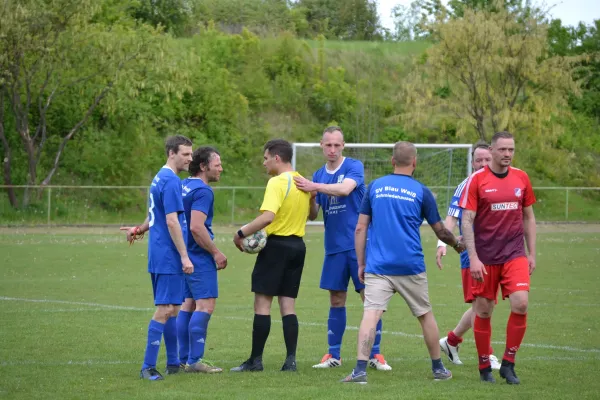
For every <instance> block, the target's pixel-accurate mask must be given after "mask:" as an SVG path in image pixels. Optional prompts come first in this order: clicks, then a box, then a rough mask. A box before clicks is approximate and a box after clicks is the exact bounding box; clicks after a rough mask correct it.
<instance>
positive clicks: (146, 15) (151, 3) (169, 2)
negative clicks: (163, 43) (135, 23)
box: [131, 0, 192, 35]
mask: <svg viewBox="0 0 600 400" xmlns="http://www.w3.org/2000/svg"><path fill="white" fill-rule="evenodd" d="M190 3H191V2H190V1H189V0H139V2H138V4H137V5H135V6H132V7H131V9H132V10H131V13H132V15H133V16H134V17H135V18H138V19H141V20H143V21H144V22H147V23H149V24H151V25H152V26H155V27H158V26H162V27H163V28H165V29H166V30H167V31H170V32H173V33H175V34H177V35H180V34H182V33H183V31H184V29H185V28H186V24H187V22H188V19H189V17H190V14H191V12H192V4H190Z"/></svg>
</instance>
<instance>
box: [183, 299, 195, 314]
mask: <svg viewBox="0 0 600 400" xmlns="http://www.w3.org/2000/svg"><path fill="white" fill-rule="evenodd" d="M195 308H196V302H195V301H194V299H191V298H187V299H185V301H184V302H183V304H182V305H181V311H185V312H194V309H195Z"/></svg>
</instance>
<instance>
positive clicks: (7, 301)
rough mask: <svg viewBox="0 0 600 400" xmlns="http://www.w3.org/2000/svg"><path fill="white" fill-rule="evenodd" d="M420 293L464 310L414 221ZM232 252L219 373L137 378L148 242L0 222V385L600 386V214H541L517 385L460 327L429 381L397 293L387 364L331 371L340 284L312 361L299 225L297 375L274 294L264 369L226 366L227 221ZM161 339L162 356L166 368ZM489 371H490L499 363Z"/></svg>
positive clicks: (285, 391) (315, 313)
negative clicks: (585, 218) (423, 267)
mask: <svg viewBox="0 0 600 400" xmlns="http://www.w3.org/2000/svg"><path fill="white" fill-rule="evenodd" d="M423 232H424V234H423V242H424V248H425V249H426V261H427V262H428V271H429V279H430V296H431V299H432V303H433V306H434V313H435V315H436V317H437V321H438V324H439V326H440V331H441V332H442V334H445V332H447V331H448V330H449V329H451V328H453V327H454V325H455V324H456V322H457V321H458V318H459V317H460V316H461V315H462V313H463V311H464V310H465V305H464V304H463V303H462V292H461V288H460V273H459V269H458V256H457V255H454V254H453V255H449V256H448V257H446V258H445V263H446V268H445V269H444V270H443V271H439V270H437V268H436V267H435V264H434V247H435V238H434V237H433V235H432V234H430V232H429V228H424V231H423ZM217 238H218V242H219V244H220V246H221V247H222V250H223V251H224V252H225V253H226V254H227V255H228V256H229V266H228V267H227V269H226V270H224V271H222V272H220V282H219V283H220V298H219V300H218V302H217V307H216V310H215V314H214V316H213V318H212V320H211V323H210V326H209V332H208V338H207V349H206V357H207V358H208V359H210V360H211V361H213V362H214V363H215V364H217V365H219V366H222V367H223V368H224V369H225V370H226V372H224V373H223V374H220V375H217V376H206V375H189V374H182V375H175V376H168V377H167V379H166V380H165V381H162V382H147V381H141V380H140V379H138V373H139V369H140V364H141V361H142V358H143V351H144V346H145V340H146V339H145V336H146V330H147V325H148V321H149V319H150V317H151V314H152V292H151V286H150V280H149V277H148V274H147V273H146V241H143V242H141V243H139V244H136V245H135V246H133V247H128V246H127V244H126V243H125V241H124V239H123V236H121V235H119V234H118V230H116V229H115V230H108V229H104V230H99V229H96V230H93V231H91V230H77V229H73V228H68V229H55V230H53V231H51V232H47V231H45V230H44V229H31V228H30V229H21V230H17V229H12V230H11V229H3V230H0V254H2V262H1V264H0V265H1V266H2V267H1V269H0V303H1V304H2V308H1V311H0V315H1V320H2V323H1V324H0V337H1V338H2V340H1V341H0V398H18V399H37V398H45V399H48V398H52V399H53V398H61V399H71V398H81V399H84V398H85V399H92V398H102V399H104V398H115V399H116V398H119V399H131V398H143V399H161V400H163V399H175V398H185V399H189V398H210V399H227V400H230V399H270V398H286V400H291V399H316V398H331V399H346V398H353V397H358V396H360V397H363V398H364V397H365V396H373V397H374V398H378V399H388V398H390V399H391V398H394V399H397V398H419V399H429V398H436V399H443V398H453V399H471V398H472V399H482V398H495V399H500V398H504V399H505V398H523V399H525V398H536V399H539V398H543V399H545V400H548V399H567V398H572V399H583V398H589V399H592V398H598V396H599V395H598V392H599V390H600V383H599V382H598V381H597V373H598V370H600V332H599V330H600V299H599V298H598V285H599V284H600V272H598V269H597V265H598V262H597V260H598V256H600V226H598V225H595V226H589V225H588V226H581V225H579V226H540V233H539V235H538V270H537V271H536V273H535V275H534V276H533V280H532V294H531V305H530V311H529V328H528V331H527V334H526V337H525V342H524V344H523V347H522V348H521V350H520V351H519V353H518V356H517V362H518V367H517V372H518V374H519V377H520V378H521V381H522V384H521V385H520V386H518V387H511V386H508V385H506V384H504V383H501V381H500V380H499V383H498V384H496V385H494V386H490V385H483V384H481V383H480V382H479V381H478V379H479V377H478V373H477V363H476V353H475V347H474V344H473V340H472V333H471V332H469V333H468V334H467V337H466V339H465V343H464V344H463V346H462V348H461V358H462V360H463V361H464V362H465V365H463V366H454V365H452V364H449V363H448V362H446V366H447V367H449V369H451V370H452V372H453V374H454V377H453V379H452V380H451V381H447V382H434V381H433V380H432V378H431V371H430V362H429V361H428V356H427V351H426V349H425V345H424V343H423V341H422V339H421V338H420V336H419V334H420V328H419V324H418V322H417V321H416V319H414V318H413V317H412V316H411V315H410V313H409V311H408V309H407V307H406V306H405V304H404V302H403V301H402V299H401V298H400V297H395V298H394V299H393V301H392V304H391V306H390V309H389V312H388V313H386V315H385V316H384V331H385V332H384V335H383V339H382V350H383V353H384V354H385V356H386V358H387V360H388V362H389V363H390V365H392V367H393V368H394V369H393V371H391V372H378V371H372V370H371V371H372V372H369V384H368V385H366V386H354V385H350V386H348V385H342V384H340V383H338V382H337V381H338V380H339V379H341V378H342V377H344V375H345V374H347V373H348V372H349V371H350V370H351V369H352V367H353V365H354V359H355V355H356V334H357V331H356V327H357V326H358V324H359V322H360V317H361V305H360V301H359V297H358V296H357V295H356V296H350V298H349V299H350V300H349V304H348V324H349V325H350V327H349V329H348V330H347V331H346V335H345V336H344V345H343V348H342V357H343V359H344V365H343V366H342V367H341V368H338V369H331V370H313V369H312V368H311V366H312V365H313V364H314V363H316V362H318V361H319V360H320V358H321V356H322V355H323V353H324V352H326V350H327V347H326V338H327V335H326V320H327V314H328V295H327V293H326V292H325V291H323V290H320V289H319V288H318V284H319V276H320V268H321V260H322V257H323V249H322V247H323V237H322V233H321V232H320V229H319V228H311V229H310V232H309V233H308V234H307V237H306V240H307V246H308V255H307V262H306V266H305V273H304V276H303V282H302V288H301V291H300V297H299V299H298V305H297V314H298V318H299V320H300V324H301V326H300V339H299V346H298V367H299V371H298V373H296V374H292V373H282V372H279V368H280V367H281V364H282V362H283V359H284V356H285V346H284V343H283V334H282V329H281V323H280V318H279V316H278V308H277V306H276V305H275V306H274V315H275V317H274V318H273V324H272V328H271V335H270V338H269V341H268V342H267V346H266V351H265V357H264V364H265V372H263V373H256V374H241V375H239V374H234V373H230V372H228V370H229V369H230V368H231V367H234V366H237V365H238V364H239V363H240V362H242V361H243V360H244V359H245V358H247V357H248V355H249V351H250V340H251V329H252V326H251V324H252V323H251V320H252V314H253V312H252V299H253V297H252V294H251V293H250V291H249V287H250V272H251V269H252V265H253V260H254V256H251V255H247V254H241V253H239V252H238V251H237V250H236V249H235V248H234V247H233V244H231V232H229V231H227V230H225V229H223V230H220V231H218V236H217ZM507 316H508V307H507V302H500V304H499V305H498V309H497V311H496V313H495V315H494V319H493V322H492V325H493V328H494V332H493V341H494V343H495V349H496V354H498V355H501V354H502V351H503V346H502V344H501V343H502V342H503V341H504V331H505V326H506V320H507ZM164 357H165V356H164V345H163V346H162V348H161V355H160V357H159V365H160V369H161V370H162V369H163V368H164V362H165V358H164ZM496 376H497V373H496Z"/></svg>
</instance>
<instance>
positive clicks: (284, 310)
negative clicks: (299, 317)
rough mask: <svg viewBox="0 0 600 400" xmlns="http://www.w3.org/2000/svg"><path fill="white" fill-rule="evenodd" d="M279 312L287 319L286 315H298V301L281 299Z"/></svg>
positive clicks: (286, 298)
mask: <svg viewBox="0 0 600 400" xmlns="http://www.w3.org/2000/svg"><path fill="white" fill-rule="evenodd" d="M277 300H278V302H279V311H280V312H281V316H282V317H285V316H286V315H290V314H296V300H295V299H293V298H291V297H284V296H282V297H279V298H278V299H277Z"/></svg>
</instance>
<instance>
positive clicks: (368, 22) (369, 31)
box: [294, 0, 382, 40]
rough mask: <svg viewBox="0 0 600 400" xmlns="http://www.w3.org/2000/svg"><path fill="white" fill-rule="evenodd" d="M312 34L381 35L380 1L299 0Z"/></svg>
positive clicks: (339, 36)
mask: <svg viewBox="0 0 600 400" xmlns="http://www.w3.org/2000/svg"><path fill="white" fill-rule="evenodd" d="M294 7H296V8H302V9H303V10H305V13H306V14H305V15H306V20H307V22H308V24H309V26H310V27H311V29H312V31H313V34H315V35H318V34H323V35H325V36H326V37H328V38H334V39H342V40H379V39H381V38H382V34H381V25H380V22H379V15H378V14H377V3H376V2H375V1H373V0H299V1H298V2H297V3H295V4H294Z"/></svg>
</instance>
